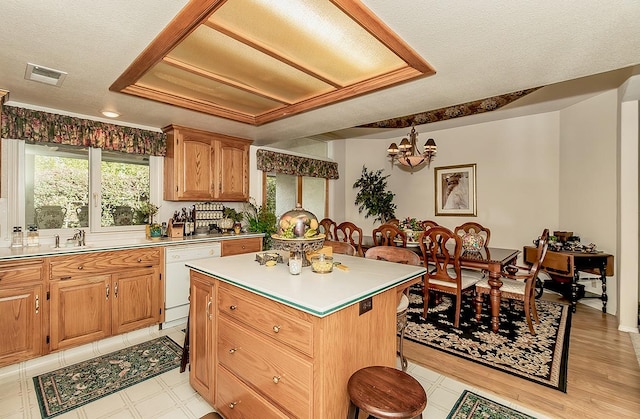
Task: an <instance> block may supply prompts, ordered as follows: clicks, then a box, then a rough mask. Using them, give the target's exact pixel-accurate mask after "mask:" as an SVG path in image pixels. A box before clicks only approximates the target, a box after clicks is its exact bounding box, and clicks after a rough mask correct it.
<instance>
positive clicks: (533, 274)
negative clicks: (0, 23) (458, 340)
mask: <svg viewBox="0 0 640 419" xmlns="http://www.w3.org/2000/svg"><path fill="white" fill-rule="evenodd" d="M548 245H549V230H548V229H546V228H545V229H544V231H543V232H542V235H541V236H540V240H539V242H538V247H537V258H536V261H535V263H534V264H533V265H532V266H531V267H530V268H529V267H518V266H512V265H509V266H506V267H505V269H504V272H502V287H500V292H501V293H502V294H501V296H502V298H505V299H510V300H519V301H522V303H523V305H524V315H525V317H526V319H527V325H528V326H529V333H531V334H532V335H535V334H536V331H535V328H534V327H533V321H535V322H536V323H540V320H539V319H538V311H537V309H536V294H535V287H536V279H537V278H538V273H539V272H540V267H541V266H542V261H543V260H544V257H545V255H546V253H547V247H548ZM490 293H491V286H490V285H489V280H488V278H485V279H482V280H480V281H479V282H478V283H476V319H477V320H478V321H479V320H480V314H481V312H482V305H483V303H484V295H485V294H490Z"/></svg>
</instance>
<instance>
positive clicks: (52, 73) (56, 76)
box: [24, 63, 67, 87]
mask: <svg viewBox="0 0 640 419" xmlns="http://www.w3.org/2000/svg"><path fill="white" fill-rule="evenodd" d="M66 77H67V73H66V72H65V71H60V70H54V69H53V68H47V67H44V66H41V65H38V64H31V63H27V69H26V71H25V72H24V78H25V79H27V80H32V81H37V82H40V83H45V84H50V85H52V86H57V87H60V86H61V85H62V82H63V81H64V79H65V78H66Z"/></svg>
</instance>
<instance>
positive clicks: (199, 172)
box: [178, 132, 214, 200]
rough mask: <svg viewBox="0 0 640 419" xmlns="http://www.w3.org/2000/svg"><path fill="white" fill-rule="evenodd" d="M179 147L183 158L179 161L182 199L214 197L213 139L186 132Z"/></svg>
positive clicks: (180, 194)
mask: <svg viewBox="0 0 640 419" xmlns="http://www.w3.org/2000/svg"><path fill="white" fill-rule="evenodd" d="M178 148H180V149H181V159H180V161H179V162H178V167H179V173H178V179H179V180H180V182H179V184H178V196H179V198H180V200H201V199H205V200H206V199H212V198H213V196H214V193H213V190H212V188H213V170H214V167H213V150H212V145H211V139H210V138H208V137H206V136H203V135H200V134H196V133H189V132H185V133H184V134H183V135H182V143H181V144H180V145H179V146H178Z"/></svg>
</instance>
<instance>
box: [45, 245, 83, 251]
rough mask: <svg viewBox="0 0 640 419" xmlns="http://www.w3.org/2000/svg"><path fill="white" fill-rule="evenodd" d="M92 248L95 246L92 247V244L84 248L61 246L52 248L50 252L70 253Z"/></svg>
mask: <svg viewBox="0 0 640 419" xmlns="http://www.w3.org/2000/svg"><path fill="white" fill-rule="evenodd" d="M92 247H93V245H91V244H87V245H84V246H60V247H54V246H50V247H49V250H51V251H53V252H68V251H72V250H82V249H91V248H92Z"/></svg>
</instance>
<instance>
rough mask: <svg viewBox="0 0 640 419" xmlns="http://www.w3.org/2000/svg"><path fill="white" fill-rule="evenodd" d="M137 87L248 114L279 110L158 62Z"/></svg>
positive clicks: (263, 100)
mask: <svg viewBox="0 0 640 419" xmlns="http://www.w3.org/2000/svg"><path fill="white" fill-rule="evenodd" d="M136 86H140V87H144V88H145V89H150V90H156V91H159V92H165V93H167V94H168V95H171V96H177V97H182V98H185V99H190V100H197V101H201V102H206V103H211V104H212V105H213V106H217V107H222V108H229V109H233V110H234V111H236V112H240V113H246V114H249V115H255V114H259V113H263V112H269V111H272V110H274V109H278V108H280V107H282V104H281V103H279V102H276V101H273V100H269V99H266V98H264V97H260V96H257V95H255V94H253V93H248V92H245V91H243V90H239V89H236V88H234V87H230V86H228V85H226V84H224V83H220V82H217V81H214V80H210V79H207V78H205V77H201V76H198V75H196V74H193V73H190V72H188V71H184V70H181V69H179V68H176V67H173V66H171V65H168V64H166V63H160V64H158V65H156V66H155V67H153V68H152V69H151V70H150V71H149V72H147V74H145V75H144V76H143V77H142V78H141V79H140V80H139V81H138V82H137V83H136Z"/></svg>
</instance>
